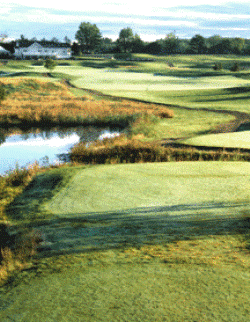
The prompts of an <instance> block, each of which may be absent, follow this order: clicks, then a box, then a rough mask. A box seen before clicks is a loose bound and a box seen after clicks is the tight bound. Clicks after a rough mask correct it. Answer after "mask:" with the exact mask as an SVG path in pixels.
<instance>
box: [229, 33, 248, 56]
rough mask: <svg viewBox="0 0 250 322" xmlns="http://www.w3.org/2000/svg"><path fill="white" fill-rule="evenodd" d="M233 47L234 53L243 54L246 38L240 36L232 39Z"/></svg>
mask: <svg viewBox="0 0 250 322" xmlns="http://www.w3.org/2000/svg"><path fill="white" fill-rule="evenodd" d="M231 47H232V51H233V53H234V54H237V55H239V54H241V53H242V51H243V49H244V47H245V39H244V38H239V37H237V38H233V39H231Z"/></svg>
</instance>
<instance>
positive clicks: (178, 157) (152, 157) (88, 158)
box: [70, 135, 250, 164]
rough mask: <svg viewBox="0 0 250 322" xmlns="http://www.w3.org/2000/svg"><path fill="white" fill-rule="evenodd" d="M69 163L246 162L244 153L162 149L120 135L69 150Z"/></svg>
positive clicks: (155, 144) (179, 148)
mask: <svg viewBox="0 0 250 322" xmlns="http://www.w3.org/2000/svg"><path fill="white" fill-rule="evenodd" d="M70 159H71V161H72V162H80V163H85V164H117V163H137V162H170V161H176V162H181V161H249V160H250V156H249V153H247V152H240V151H239V150H235V151H232V152H229V151H226V150H225V149H218V150H216V151H211V150H210V151H209V150H198V149H196V148H192V147H181V146H180V147H174V146H172V147H171V146H166V147H165V146H163V145H160V144H159V143H156V142H144V141H141V140H140V139H138V137H136V136H135V137H132V138H127V137H126V136H125V135H121V136H119V137H116V138H112V139H105V140H103V141H101V142H98V141H96V142H93V143H92V144H91V145H90V146H88V147H87V146H86V144H84V143H79V144H78V145H76V146H75V147H73V148H72V149H71V152H70Z"/></svg>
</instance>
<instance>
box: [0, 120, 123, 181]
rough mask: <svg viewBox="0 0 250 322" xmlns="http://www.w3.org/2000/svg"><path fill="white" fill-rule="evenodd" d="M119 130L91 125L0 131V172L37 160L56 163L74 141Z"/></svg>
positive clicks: (95, 137)
mask: <svg viewBox="0 0 250 322" xmlns="http://www.w3.org/2000/svg"><path fill="white" fill-rule="evenodd" d="M119 132H120V130H119V129H111V128H98V127H94V126H88V127H77V128H67V129H65V128H61V129H60V128H53V129H49V130H39V129H31V130H29V131H24V130H22V131H21V130H16V131H15V132H12V133H8V134H7V135H6V132H5V131H4V130H0V175H3V174H4V173H6V172H7V171H10V170H13V169H14V168H16V167H17V166H18V167H26V166H28V165H29V164H32V163H34V162H35V161H37V162H38V163H39V164H41V165H48V164H56V163H60V162H61V161H60V158H59V155H60V154H63V153H67V152H69V150H70V148H72V147H73V146H74V145H75V144H76V143H79V142H86V144H87V143H88V142H91V141H95V140H98V139H99V140H102V139H103V138H105V137H112V136H117V135H119Z"/></svg>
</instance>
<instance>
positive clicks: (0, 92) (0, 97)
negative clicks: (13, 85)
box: [0, 83, 7, 103]
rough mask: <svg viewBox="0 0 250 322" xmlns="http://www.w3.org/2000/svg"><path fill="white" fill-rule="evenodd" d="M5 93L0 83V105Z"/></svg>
mask: <svg viewBox="0 0 250 322" xmlns="http://www.w3.org/2000/svg"><path fill="white" fill-rule="evenodd" d="M6 96H7V93H6V90H5V88H4V87H3V84H2V83H0V103H1V102H2V101H3V100H4V99H5V98H6Z"/></svg>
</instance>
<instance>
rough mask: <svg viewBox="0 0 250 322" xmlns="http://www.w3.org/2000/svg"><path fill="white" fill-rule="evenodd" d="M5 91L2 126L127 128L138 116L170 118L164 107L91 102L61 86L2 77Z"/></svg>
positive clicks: (92, 100) (103, 101)
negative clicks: (92, 125)
mask: <svg viewBox="0 0 250 322" xmlns="http://www.w3.org/2000/svg"><path fill="white" fill-rule="evenodd" d="M2 83H3V86H4V87H5V88H6V89H7V91H8V92H9V96H8V98H7V99H6V100H5V101H4V103H3V104H2V105H1V108H0V123H1V124H4V125H19V124H21V125H23V124H26V125H30V126H31V125H45V124H46V125H82V124H116V125H121V126H127V125H128V124H129V123H131V122H132V121H133V120H134V119H135V118H136V117H137V116H138V115H141V114H149V115H156V116H159V117H161V118H171V117H173V116H174V115H173V112H172V111H171V110H170V109H168V108H167V107H165V106H160V105H155V104H145V103H140V102H129V101H126V100H123V101H115V102H112V101H107V100H98V101H97V100H94V99H93V98H91V97H90V96H88V97H81V98H80V97H75V96H74V95H73V93H71V92H70V91H69V89H68V88H67V86H66V85H65V84H60V83H55V82H49V81H43V80H34V79H25V78H3V79H2Z"/></svg>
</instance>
